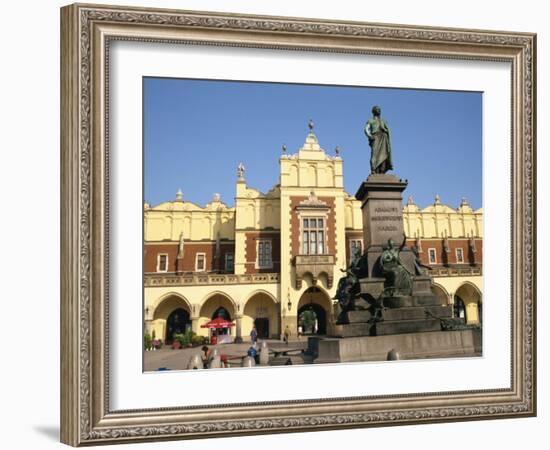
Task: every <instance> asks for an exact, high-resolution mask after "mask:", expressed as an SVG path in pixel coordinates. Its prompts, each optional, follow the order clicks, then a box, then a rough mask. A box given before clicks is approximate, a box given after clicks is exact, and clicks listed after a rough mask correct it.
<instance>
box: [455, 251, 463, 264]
mask: <svg viewBox="0 0 550 450" xmlns="http://www.w3.org/2000/svg"><path fill="white" fill-rule="evenodd" d="M455 254H456V262H457V263H459V264H460V263H463V262H464V250H462V249H461V248H457V249H456V250H455Z"/></svg>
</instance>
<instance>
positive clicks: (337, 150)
mask: <svg viewBox="0 0 550 450" xmlns="http://www.w3.org/2000/svg"><path fill="white" fill-rule="evenodd" d="M334 153H336V156H340V147H338V146H336V148H335V149H334Z"/></svg>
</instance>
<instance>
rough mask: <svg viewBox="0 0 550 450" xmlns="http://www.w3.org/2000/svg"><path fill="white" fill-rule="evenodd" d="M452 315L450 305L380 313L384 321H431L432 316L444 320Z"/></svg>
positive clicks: (390, 310)
mask: <svg viewBox="0 0 550 450" xmlns="http://www.w3.org/2000/svg"><path fill="white" fill-rule="evenodd" d="M452 315H453V307H452V306H450V305H449V306H424V307H422V306H420V307H404V308H395V309H390V308H388V309H386V310H384V312H383V313H382V316H383V317H384V320H385V321H391V320H419V319H433V318H434V316H435V317H440V318H442V319H443V318H444V319H446V318H450V317H452Z"/></svg>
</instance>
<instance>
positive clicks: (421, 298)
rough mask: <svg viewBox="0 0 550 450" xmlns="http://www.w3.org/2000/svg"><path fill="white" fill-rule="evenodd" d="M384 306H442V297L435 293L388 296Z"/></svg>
mask: <svg viewBox="0 0 550 450" xmlns="http://www.w3.org/2000/svg"><path fill="white" fill-rule="evenodd" d="M384 306H385V307H386V308H404V307H411V306H441V299H440V298H439V297H437V296H435V295H433V294H429V295H405V296H402V297H388V298H385V299H384Z"/></svg>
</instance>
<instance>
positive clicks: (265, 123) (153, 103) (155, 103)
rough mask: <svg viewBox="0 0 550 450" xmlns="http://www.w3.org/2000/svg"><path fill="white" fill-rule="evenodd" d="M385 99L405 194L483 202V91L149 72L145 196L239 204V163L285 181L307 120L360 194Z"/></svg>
mask: <svg viewBox="0 0 550 450" xmlns="http://www.w3.org/2000/svg"><path fill="white" fill-rule="evenodd" d="M373 105H379V106H380V107H381V108H382V117H383V118H384V119H386V120H387V121H388V123H389V126H390V129H391V143H392V156H393V163H394V171H393V173H395V174H396V175H398V176H399V177H400V178H403V179H408V180H409V185H408V187H407V190H406V191H405V192H404V199H405V200H406V198H407V197H408V195H413V197H414V200H415V202H416V203H417V204H418V205H419V206H421V207H425V206H427V205H429V204H431V203H433V200H434V197H435V194H439V196H440V197H441V201H442V202H443V203H446V204H448V205H450V206H452V207H457V206H458V205H459V203H460V200H461V198H462V197H466V198H467V199H468V201H469V202H470V205H471V206H472V207H473V208H479V207H481V206H482V124H481V120H482V94H481V93H479V92H450V91H430V90H416V89H389V88H388V89H386V88H369V87H348V86H346V87H343V86H319V85H303V84H279V83H250V82H235V81H207V80H186V79H164V78H145V79H144V200H145V201H147V202H149V203H150V204H152V205H156V204H158V203H161V202H163V201H167V200H171V199H174V198H175V193H176V191H177V190H178V188H181V189H182V191H183V196H184V200H188V201H192V202H194V203H198V204H199V205H204V204H205V203H207V202H209V201H210V200H211V199H212V195H213V193H215V192H218V193H220V194H221V197H222V201H224V202H225V203H227V204H228V205H233V204H234V197H235V181H236V168H237V165H238V164H239V162H241V161H242V162H243V164H244V166H245V167H246V173H245V177H246V181H247V185H249V186H251V187H254V188H256V189H259V190H260V191H262V192H266V191H268V190H269V189H270V188H271V187H272V186H273V185H274V184H276V183H277V182H278V173H279V157H280V155H281V147H282V145H283V144H286V146H287V148H288V150H287V151H288V153H295V152H297V151H298V149H299V148H300V147H301V146H302V144H303V143H304V140H305V137H306V135H307V133H308V126H307V124H308V120H309V119H310V118H311V119H313V121H314V123H315V129H314V132H315V134H316V135H317V138H318V139H319V143H320V145H321V147H322V148H324V149H325V150H326V151H327V153H329V154H332V155H333V154H334V148H335V147H336V146H338V147H339V148H340V155H341V156H342V158H343V160H344V185H345V189H346V191H347V192H349V193H350V194H352V195H353V194H355V192H356V191H357V188H358V187H359V185H360V183H361V181H362V180H364V179H365V178H366V177H367V176H368V175H369V173H370V166H369V158H370V147H369V145H368V141H367V139H366V137H365V135H364V133H363V128H364V126H365V122H366V121H367V120H368V119H369V118H370V117H371V115H372V114H371V108H372V106H373Z"/></svg>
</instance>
